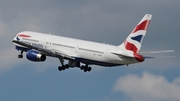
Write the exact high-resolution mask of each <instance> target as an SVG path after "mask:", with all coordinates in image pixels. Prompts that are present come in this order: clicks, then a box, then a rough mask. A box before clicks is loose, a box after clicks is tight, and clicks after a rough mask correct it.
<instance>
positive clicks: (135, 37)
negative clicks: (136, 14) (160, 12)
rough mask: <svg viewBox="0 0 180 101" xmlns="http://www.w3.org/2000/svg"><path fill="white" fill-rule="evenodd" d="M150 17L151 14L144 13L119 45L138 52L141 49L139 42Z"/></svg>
mask: <svg viewBox="0 0 180 101" xmlns="http://www.w3.org/2000/svg"><path fill="white" fill-rule="evenodd" d="M151 18H152V15H151V14H146V15H145V16H144V17H143V18H142V20H141V21H140V22H139V23H138V24H137V26H136V27H135V28H134V30H133V31H132V32H131V33H130V35H129V36H128V37H127V38H126V40H125V41H124V42H123V43H122V44H121V45H119V47H121V48H124V49H125V50H128V51H132V52H133V53H138V52H139V50H140V49H141V43H142V41H143V38H144V36H145V35H146V32H147V29H148V26H149V23H150V20H151Z"/></svg>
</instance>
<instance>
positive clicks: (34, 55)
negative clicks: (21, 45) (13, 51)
mask: <svg viewBox="0 0 180 101" xmlns="http://www.w3.org/2000/svg"><path fill="white" fill-rule="evenodd" d="M26 58H27V59H28V60H30V61H33V62H43V61H45V60H46V55H43V54H40V53H39V52H38V51H35V50H28V51H27V53H26Z"/></svg>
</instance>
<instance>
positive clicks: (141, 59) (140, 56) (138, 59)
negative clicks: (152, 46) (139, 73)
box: [134, 53, 145, 62]
mask: <svg viewBox="0 0 180 101" xmlns="http://www.w3.org/2000/svg"><path fill="white" fill-rule="evenodd" d="M134 58H135V59H136V60H137V61H139V62H143V61H144V60H145V58H144V57H143V56H142V55H140V54H136V53H134Z"/></svg>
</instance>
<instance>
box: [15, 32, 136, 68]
mask: <svg viewBox="0 0 180 101" xmlns="http://www.w3.org/2000/svg"><path fill="white" fill-rule="evenodd" d="M19 34H26V35H28V36H30V37H20V36H18V35H19ZM17 38H18V39H19V41H23V42H25V43H27V44H30V45H34V46H37V47H40V48H43V49H46V50H49V51H56V52H58V51H59V52H61V53H62V52H63V53H65V54H67V55H69V56H71V57H73V58H74V60H76V61H79V62H82V63H85V64H89V65H100V66H118V65H127V64H132V63H137V62H138V61H137V60H136V59H135V58H127V57H123V56H118V55H115V54H112V53H111V51H117V52H123V53H126V54H132V53H130V52H127V51H125V50H124V49H122V48H120V47H118V46H113V45H108V44H103V43H96V42H91V41H85V40H79V39H73V38H67V37H62V36H56V35H50V34H43V33H37V32H30V31H25V32H21V33H18V34H17V36H16V37H15V38H14V39H13V40H17ZM15 45H16V46H18V47H21V48H26V47H24V46H22V45H18V44H15ZM44 55H47V56H52V57H55V56H53V55H50V54H44Z"/></svg>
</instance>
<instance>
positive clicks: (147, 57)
mask: <svg viewBox="0 0 180 101" xmlns="http://www.w3.org/2000/svg"><path fill="white" fill-rule="evenodd" d="M144 58H145V59H164V58H176V56H163V57H151V56H144Z"/></svg>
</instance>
